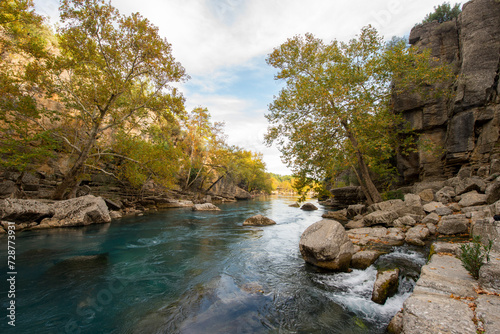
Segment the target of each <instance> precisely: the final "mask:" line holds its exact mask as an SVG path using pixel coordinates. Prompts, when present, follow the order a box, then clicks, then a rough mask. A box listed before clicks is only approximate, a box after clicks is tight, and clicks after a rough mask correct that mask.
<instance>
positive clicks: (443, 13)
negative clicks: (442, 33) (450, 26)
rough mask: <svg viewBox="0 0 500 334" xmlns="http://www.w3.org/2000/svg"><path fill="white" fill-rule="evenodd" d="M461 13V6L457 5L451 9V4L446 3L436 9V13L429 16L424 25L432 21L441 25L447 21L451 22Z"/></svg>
mask: <svg viewBox="0 0 500 334" xmlns="http://www.w3.org/2000/svg"><path fill="white" fill-rule="evenodd" d="M461 12H462V9H461V8H460V4H458V3H456V4H455V5H454V6H453V7H451V5H450V3H449V2H445V3H443V4H442V5H439V6H437V7H434V12H433V13H429V14H427V15H426V16H425V19H424V20H423V21H422V23H427V22H432V21H438V22H439V23H443V22H446V21H451V20H453V19H454V18H457V17H458V15H460V13H461Z"/></svg>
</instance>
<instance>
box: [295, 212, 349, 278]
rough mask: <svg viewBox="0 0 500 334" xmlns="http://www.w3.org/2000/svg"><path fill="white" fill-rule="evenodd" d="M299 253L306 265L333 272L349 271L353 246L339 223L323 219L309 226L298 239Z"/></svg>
mask: <svg viewBox="0 0 500 334" xmlns="http://www.w3.org/2000/svg"><path fill="white" fill-rule="evenodd" d="M299 248H300V253H301V254H302V257H303V258H304V260H305V261H306V262H307V263H310V264H312V265H315V266H317V267H320V268H325V269H330V270H334V271H346V270H347V269H349V264H350V262H351V258H352V255H353V254H354V245H353V244H352V242H351V240H350V239H349V237H348V236H347V233H346V231H345V229H344V227H343V226H342V224H340V223H339V222H337V221H335V220H329V219H323V220H321V221H319V222H317V223H314V224H312V225H311V226H309V227H308V228H307V229H306V230H305V231H304V233H303V234H302V236H301V238H300V243H299Z"/></svg>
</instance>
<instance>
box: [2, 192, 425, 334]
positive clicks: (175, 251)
mask: <svg viewBox="0 0 500 334" xmlns="http://www.w3.org/2000/svg"><path fill="white" fill-rule="evenodd" d="M293 201H294V199H293V198H273V199H269V200H262V201H257V200H256V201H244V202H239V203H232V204H224V205H219V207H220V208H221V209H222V211H220V212H193V211H191V210H190V209H170V210H166V211H162V212H157V213H152V214H146V215H144V216H142V217H131V218H125V219H121V220H117V221H114V222H113V223H111V224H105V225H95V226H89V227H84V228H65V229H53V230H43V231H27V232H20V233H18V234H17V235H16V267H17V275H16V298H15V301H16V322H15V324H16V326H15V327H12V326H9V325H8V323H7V322H8V321H9V319H8V318H7V317H6V315H7V313H8V311H7V310H6V308H7V307H8V306H9V304H8V303H9V299H8V298H7V294H8V286H7V284H5V282H6V279H7V277H6V273H7V272H8V269H7V239H6V237H5V236H3V237H0V248H1V249H2V250H3V251H2V252H1V255H0V261H1V262H0V263H1V265H0V270H1V272H2V275H3V277H5V278H4V279H3V280H2V281H3V282H4V283H3V285H2V290H1V296H0V302H1V308H2V314H3V316H2V319H3V320H2V321H1V323H0V332H1V333H168V334H170V333H384V332H385V327H386V325H387V323H388V321H389V320H390V318H391V317H392V315H394V314H395V313H396V312H397V310H399V309H400V308H401V306H402V302H403V300H404V298H406V297H407V296H408V295H409V293H410V291H411V289H412V286H413V283H412V281H411V280H409V279H405V278H404V277H403V278H402V284H401V287H400V292H399V293H398V294H397V295H396V296H395V297H392V298H391V299H389V301H388V302H387V303H386V305H383V306H382V305H377V304H374V303H373V302H371V301H370V297H371V287H372V286H373V282H374V280H375V275H376V270H375V268H374V267H370V268H369V269H367V270H366V271H359V270H354V271H353V272H352V273H344V274H331V273H322V272H318V271H316V270H315V269H314V268H311V267H310V266H308V265H306V264H305V263H304V261H303V260H302V258H301V256H300V252H299V249H298V243H299V238H300V235H301V233H302V232H303V231H304V230H305V229H306V228H307V227H308V226H309V225H311V224H312V223H314V222H316V221H318V220H320V219H321V214H322V213H323V212H324V210H323V209H320V210H318V211H312V212H305V211H302V210H299V209H297V208H290V207H288V205H289V204H291V203H292V202H293ZM258 213H260V214H263V215H266V216H268V217H270V218H271V219H274V220H275V221H276V222H277V225H273V226H267V227H261V228H256V227H243V226H242V223H243V221H244V220H245V219H246V218H248V217H250V216H253V215H255V214H258ZM391 256H392V258H391ZM423 259H424V257H423V256H422V255H420V254H418V253H416V252H414V251H412V250H411V249H405V248H401V249H397V250H396V252H395V253H393V254H392V255H390V256H388V257H386V258H385V261H396V262H397V261H403V262H406V263H409V265H408V268H409V269H408V270H409V271H408V272H409V273H410V274H409V275H408V276H411V275H415V272H418V269H419V267H420V266H421V265H422V264H423V261H424V260H423ZM382 260H384V259H382ZM412 271H413V274H412Z"/></svg>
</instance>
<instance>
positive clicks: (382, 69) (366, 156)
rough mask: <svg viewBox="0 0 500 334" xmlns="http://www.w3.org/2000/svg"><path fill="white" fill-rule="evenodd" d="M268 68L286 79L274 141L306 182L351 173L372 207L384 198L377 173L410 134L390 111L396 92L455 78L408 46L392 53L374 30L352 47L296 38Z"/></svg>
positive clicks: (273, 114)
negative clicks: (403, 132) (404, 133)
mask: <svg viewBox="0 0 500 334" xmlns="http://www.w3.org/2000/svg"><path fill="white" fill-rule="evenodd" d="M267 63H268V64H269V65H271V66H273V67H275V68H277V69H278V74H277V75H276V76H275V79H277V80H284V81H285V87H284V88H283V89H282V90H281V92H280V93H279V95H278V96H277V97H275V99H274V101H273V103H272V104H271V105H270V106H269V110H270V113H269V114H267V115H266V117H267V119H268V121H269V122H270V124H271V126H270V128H269V130H268V133H267V134H266V141H267V143H268V144H269V145H271V144H272V143H276V144H277V145H278V148H279V149H280V151H281V152H282V154H283V157H284V159H285V161H286V162H287V163H288V165H289V166H290V167H292V168H293V170H294V172H295V174H296V175H299V176H301V178H302V179H311V180H323V179H324V178H325V177H326V176H327V175H332V174H334V172H335V171H336V170H338V169H339V168H340V167H341V168H342V169H346V168H351V169H352V170H353V171H354V172H355V173H356V176H357V178H358V181H359V183H360V185H361V188H362V190H363V192H364V193H365V195H366V198H367V199H368V202H370V203H374V202H379V201H381V200H382V198H381V196H380V193H379V191H378V190H377V188H376V186H375V184H374V182H373V180H372V176H371V174H370V168H371V169H372V170H378V171H381V170H383V169H384V168H383V167H384V165H386V164H387V161H388V160H389V159H390V157H391V156H392V154H393V153H394V148H395V144H394V142H395V140H396V138H397V137H396V135H397V133H398V130H402V129H403V128H402V127H401V122H400V118H399V117H398V116H397V115H395V114H393V113H392V112H391V111H390V101H391V94H393V93H397V92H401V91H405V90H408V89H413V88H417V86H418V85H415V84H414V83H416V82H417V83H421V84H422V85H425V84H428V83H431V82H434V81H436V80H439V79H443V78H444V77H447V76H448V73H449V72H448V71H446V70H445V69H444V68H443V67H441V66H436V64H434V63H432V62H431V61H430V58H429V55H428V53H421V54H419V53H417V52H415V51H414V50H413V49H408V48H406V45H405V43H404V42H403V43H399V44H397V46H392V47H390V48H386V47H385V45H384V43H383V42H382V38H381V37H379V36H378V34H377V32H376V31H375V29H373V28H372V27H370V26H368V27H365V28H363V29H362V31H361V34H360V35H359V37H358V38H357V39H352V40H351V41H349V42H348V43H343V42H337V41H333V42H332V43H330V44H325V43H323V41H321V40H320V39H317V38H315V37H314V36H313V35H311V34H306V35H305V37H301V36H296V37H294V38H291V39H288V40H287V41H286V42H285V43H284V44H282V45H281V46H279V47H278V48H276V49H275V50H274V51H273V52H272V53H271V54H270V55H269V56H268V58H267ZM395 81H396V82H397V83H398V84H397V86H394V85H393V83H394V82H395ZM398 127H400V128H398Z"/></svg>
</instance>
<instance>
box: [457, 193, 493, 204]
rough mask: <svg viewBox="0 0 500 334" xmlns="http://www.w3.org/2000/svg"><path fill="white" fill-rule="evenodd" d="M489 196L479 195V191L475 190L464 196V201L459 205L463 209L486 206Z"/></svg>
mask: <svg viewBox="0 0 500 334" xmlns="http://www.w3.org/2000/svg"><path fill="white" fill-rule="evenodd" d="M486 199H487V196H486V195H484V194H479V193H478V192H477V191H475V190H473V191H470V192H468V193H465V194H463V195H462V199H461V200H460V202H458V204H460V205H461V206H463V207H466V206H477V205H483V204H486Z"/></svg>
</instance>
